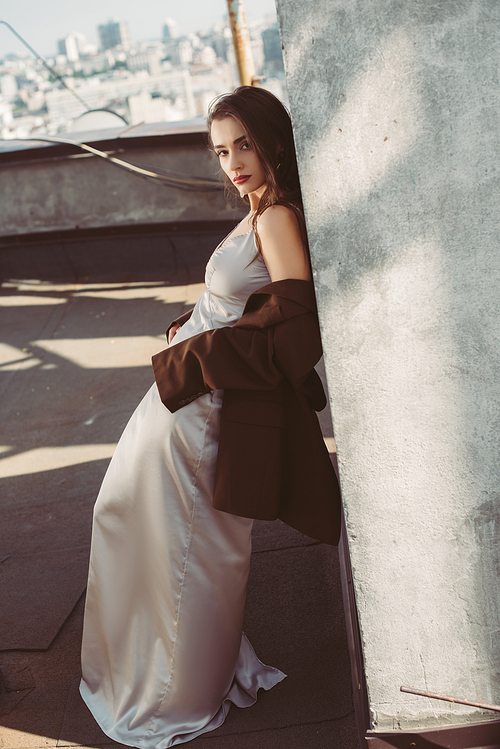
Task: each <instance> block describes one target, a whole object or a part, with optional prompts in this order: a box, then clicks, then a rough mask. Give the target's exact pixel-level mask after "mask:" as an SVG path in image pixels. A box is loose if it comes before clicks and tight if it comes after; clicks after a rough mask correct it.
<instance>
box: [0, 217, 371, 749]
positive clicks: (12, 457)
mask: <svg viewBox="0 0 500 749" xmlns="http://www.w3.org/2000/svg"><path fill="white" fill-rule="evenodd" d="M221 238H222V236H221V233H220V231H219V232H218V231H213V232H205V233H203V234H197V233H196V232H193V233H192V234H188V233H186V234H184V235H182V236H172V235H168V236H167V235H160V234H157V235H155V236H144V237H141V236H138V235H135V236H133V237H128V238H127V237H115V238H113V237H107V238H102V237H101V238H99V237H95V236H94V237H91V238H87V239H85V238H81V237H80V238H76V236H75V239H74V241H70V240H68V239H67V238H63V239H60V240H58V241H55V240H52V241H50V240H49V239H47V241H45V242H44V243H43V244H34V243H31V244H29V245H16V246H15V247H14V246H13V247H4V248H3V249H0V266H1V269H2V281H3V283H2V288H1V291H0V307H1V321H2V323H1V338H0V340H1V342H0V396H1V399H0V418H1V420H2V440H1V441H2V445H0V483H1V506H2V524H1V528H0V534H1V536H0V537H1V543H0V576H1V580H2V611H1V613H0V625H1V626H0V674H1V680H0V726H1V727H0V746H1V747H3V748H4V749H28V747H30V749H31V748H35V747H36V748H40V749H41V748H42V747H43V749H47V747H56V746H57V747H62V746H82V747H90V748H95V747H100V746H106V747H108V746H118V745H117V744H114V742H111V740H110V739H108V738H107V737H106V736H105V735H104V734H103V733H102V732H101V731H100V730H99V728H98V727H97V725H96V724H95V722H94V720H93V718H92V716H91V715H90V713H89V712H88V710H87V708H86V707H85V705H84V704H83V702H82V701H81V699H80V697H79V694H78V683H79V657H80V639H81V628H82V616H83V601H84V591H85V584H86V575H87V564H88V553H89V542H90V532H91V517H92V506H93V503H94V501H95V497H96V495H97V491H98V489H99V485H100V482H101V480H102V478H103V475H104V472H105V470H106V467H107V464H108V462H109V458H110V456H111V454H112V452H113V449H114V445H115V444H116V442H117V440H118V438H119V436H120V434H121V431H122V429H123V427H124V425H125V423H126V422H127V420H128V418H129V416H130V415H131V413H132V411H133V410H134V408H135V406H136V405H137V403H138V402H139V400H140V399H141V398H142V396H143V394H144V393H145V392H146V390H147V389H148V388H149V387H150V385H151V382H152V371H151V367H150V357H151V355H152V354H153V353H155V352H156V351H158V350H160V349H161V348H163V346H164V330H165V327H166V325H167V323H168V322H169V321H170V320H171V319H172V318H174V317H176V316H177V315H179V314H180V313H182V312H183V311H185V310H186V309H187V308H188V307H189V306H192V305H193V304H194V302H195V301H196V299H197V298H198V296H199V294H200V293H201V290H202V288H203V285H202V282H203V267H204V263H205V262H206V260H207V259H208V256H209V255H210V252H211V250H212V249H213V247H214V246H215V244H217V242H218V241H219V240H220V239H221ZM322 423H323V428H324V433H325V436H326V437H327V438H328V439H330V440H332V437H333V434H332V432H331V424H330V423H329V420H328V415H326V414H324V415H323V416H322ZM332 442H333V440H332ZM332 442H331V443H329V444H332ZM245 631H246V632H247V634H248V636H249V637H250V640H251V641H252V644H253V645H254V647H255V649H256V652H257V654H258V655H259V657H260V658H261V659H262V660H263V661H264V662H265V663H271V664H272V665H274V666H276V667H278V668H280V669H282V670H283V671H285V673H287V674H288V678H287V679H285V680H284V681H283V682H282V683H280V684H279V685H278V686H276V687H275V688H274V689H273V690H271V691H270V692H268V693H264V692H262V691H261V692H260V694H259V699H258V702H257V704H256V705H254V706H253V707H252V708H250V709H247V710H239V709H237V708H235V707H233V708H232V709H231V711H230V713H229V716H228V718H227V720H226V722H225V723H224V725H223V726H222V727H221V728H219V729H217V730H216V731H214V732H212V733H209V734H205V735H204V736H202V737H200V738H198V739H195V740H194V741H193V742H191V743H190V746H193V747H195V746H199V747H200V748H202V747H206V749H211V748H212V747H213V749H236V748H237V749H247V748H248V749H249V748H250V747H251V748H252V749H256V748H257V749H271V747H272V748H275V747H276V748H283V749H285V747H286V749H303V748H305V747H315V749H356V748H357V746H358V741H357V733H356V724H355V718H354V709H353V703H352V697H351V679H350V670H349V655H348V650H347V643H346V634H345V625H344V613H343V607H342V598H341V587H340V578H339V562H338V555H337V551H336V549H334V548H330V547H328V546H325V545H322V544H318V543H316V542H314V541H312V540H311V539H309V538H307V537H305V536H302V535H301V534H299V533H297V532H296V531H293V530H291V529H289V528H288V527H287V526H285V525H283V524H282V523H280V522H278V521H277V522H274V523H266V522H255V526H254V547H253V559H252V569H251V575H250V581H249V585H248V598H247V608H246V620H245Z"/></svg>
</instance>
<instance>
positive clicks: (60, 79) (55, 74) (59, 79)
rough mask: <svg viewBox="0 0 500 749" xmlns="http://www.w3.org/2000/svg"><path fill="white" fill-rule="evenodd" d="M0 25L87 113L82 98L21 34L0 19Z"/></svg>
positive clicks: (86, 107)
mask: <svg viewBox="0 0 500 749" xmlns="http://www.w3.org/2000/svg"><path fill="white" fill-rule="evenodd" d="M0 23H3V24H4V26H7V28H8V29H10V30H11V31H12V33H13V34H14V36H17V38H18V39H19V41H20V42H22V43H23V44H24V46H25V47H27V48H28V49H29V51H30V52H31V53H32V54H34V55H35V57H36V59H37V60H40V62H42V63H43V65H45V67H46V68H47V70H48V71H49V73H51V74H52V75H54V76H55V77H56V78H57V80H58V81H60V82H61V83H62V85H63V86H64V88H65V89H67V90H68V91H70V92H71V93H72V94H73V96H74V97H75V98H77V99H78V101H79V102H80V104H83V106H84V107H85V110H86V111H87V112H88V111H89V110H90V107H89V105H88V104H86V102H84V101H83V99H82V97H81V96H79V95H78V94H77V93H76V91H74V90H73V89H72V88H70V87H69V86H68V85H66V82H65V80H64V78H63V77H62V76H60V75H59V73H58V72H57V71H56V70H54V68H51V67H50V65H49V63H48V62H47V61H46V60H45V59H44V58H43V57H42V56H41V55H39V54H38V52H37V51H36V50H34V49H33V47H32V46H31V45H30V44H28V42H27V41H26V40H25V39H23V37H22V36H21V34H18V33H17V31H16V30H15V29H14V28H13V27H12V26H11V25H10V23H7V21H2V19H0Z"/></svg>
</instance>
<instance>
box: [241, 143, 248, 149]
mask: <svg viewBox="0 0 500 749" xmlns="http://www.w3.org/2000/svg"><path fill="white" fill-rule="evenodd" d="M241 147H242V148H250V143H247V141H245V142H244V143H242V144H241Z"/></svg>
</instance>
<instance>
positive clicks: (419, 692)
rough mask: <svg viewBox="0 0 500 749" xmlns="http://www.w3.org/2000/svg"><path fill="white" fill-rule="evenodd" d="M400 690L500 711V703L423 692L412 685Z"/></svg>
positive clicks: (458, 703)
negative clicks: (491, 703) (493, 703)
mask: <svg viewBox="0 0 500 749" xmlns="http://www.w3.org/2000/svg"><path fill="white" fill-rule="evenodd" d="M399 691H400V692H406V694H416V695H418V696H419V697H431V698H432V699H433V700H444V701H445V702H456V704H457V705H469V707H479V708H481V710H494V711H495V712H497V713H500V705H489V704H488V703H487V702H472V701H471V700H460V699H458V698H456V697H447V695H445V694H436V693H435V692H422V691H421V690H420V689H410V687H399Z"/></svg>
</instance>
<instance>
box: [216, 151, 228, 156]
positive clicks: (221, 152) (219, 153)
mask: <svg viewBox="0 0 500 749" xmlns="http://www.w3.org/2000/svg"><path fill="white" fill-rule="evenodd" d="M216 153H217V156H218V157H219V158H220V157H221V156H225V155H226V154H227V151H216Z"/></svg>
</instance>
